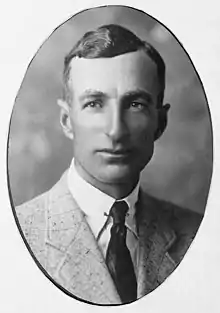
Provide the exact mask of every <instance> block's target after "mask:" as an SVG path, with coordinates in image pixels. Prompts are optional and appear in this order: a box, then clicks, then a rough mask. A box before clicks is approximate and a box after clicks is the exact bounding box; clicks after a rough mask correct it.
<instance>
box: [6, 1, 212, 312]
mask: <svg viewBox="0 0 220 313" xmlns="http://www.w3.org/2000/svg"><path fill="white" fill-rule="evenodd" d="M7 149H8V156H7V171H8V186H9V195H10V200H11V206H12V211H13V215H14V219H15V222H16V223H15V227H16V226H17V228H18V231H19V233H20V235H21V236H20V237H21V240H22V241H23V242H24V244H25V245H26V247H27V249H28V251H29V252H30V254H31V256H32V258H33V262H35V263H36V266H37V267H39V269H40V274H42V275H46V277H47V278H48V280H50V281H51V282H52V283H53V284H51V288H58V289H60V292H63V293H65V294H66V295H67V296H70V297H73V298H75V299H77V300H79V301H83V302H86V303H89V304H93V305H108V306H111V305H122V304H129V303H132V302H134V301H137V300H138V299H140V298H142V297H145V296H146V297H147V295H148V294H150V293H151V292H154V290H155V289H157V287H159V286H160V285H161V284H165V283H166V280H167V279H168V278H169V276H170V275H171V276H172V273H173V272H174V271H175V270H176V269H177V268H178V267H181V262H182V260H183V259H184V256H185V255H186V254H188V253H190V246H191V244H192V245H193V241H194V238H195V237H196V234H197V232H198V230H199V228H200V226H201V225H202V223H203V219H205V211H206V204H207V199H208V195H209V189H210V183H211V178H212V168H213V138H212V124H211V116H210V111H209V106H208V102H207V97H206V94H205V91H204V87H203V83H202V81H201V79H200V77H199V74H198V72H197V70H196V68H195V66H194V64H193V60H191V58H190V55H189V54H188V52H187V51H186V50H185V49H184V46H183V45H182V44H181V42H180V41H179V40H178V38H176V37H175V34H173V33H172V30H169V29H168V28H167V27H166V26H165V25H163V24H162V23H161V22H160V21H158V20H157V19H155V18H154V17H152V16H150V15H149V14H147V12H146V13H145V12H143V11H140V10H137V9H134V8H132V7H126V6H119V5H118V6H116V5H109V6H102V7H96V8H88V9H87V10H84V11H81V12H79V13H77V14H75V15H73V16H72V17H71V18H70V19H68V20H67V21H65V22H64V23H63V24H61V25H57V28H56V29H55V30H54V32H53V33H52V34H51V35H50V36H49V37H48V38H45V41H44V42H43V43H42V45H41V46H40V47H39V49H38V51H36V54H35V55H34V56H33V59H32V60H31V62H30V64H29V66H28V68H27V71H26V73H25V76H24V79H23V81H22V83H21V86H20V89H19V91H18V94H17V97H16V99H15V103H14V107H13V111H12V115H11V121H10V128H9V137H8V147H7ZM17 257H18V258H19V255H18V256H17ZM26 274H27V275H28V273H26Z"/></svg>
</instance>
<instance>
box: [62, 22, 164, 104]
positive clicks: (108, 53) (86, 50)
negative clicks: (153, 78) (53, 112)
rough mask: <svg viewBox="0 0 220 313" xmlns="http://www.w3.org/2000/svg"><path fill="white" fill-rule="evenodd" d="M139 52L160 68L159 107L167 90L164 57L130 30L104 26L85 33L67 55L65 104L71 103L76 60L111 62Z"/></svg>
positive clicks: (65, 63)
mask: <svg viewBox="0 0 220 313" xmlns="http://www.w3.org/2000/svg"><path fill="white" fill-rule="evenodd" d="M138 50H143V51H144V52H145V53H146V54H147V55H148V56H149V57H150V58H151V59H152V60H153V61H154V62H155V63H156V65H157V73H158V80H159V84H160V86H161V91H160V93H159V95H158V103H162V101H163V97H164V89H165V63H164V61H163V59H162V57H161V55H160V54H159V52H158V51H157V50H156V49H155V48H154V47H153V46H152V45H151V44H150V43H148V42H147V41H143V40H141V39H140V38H138V37H137V36H136V35H135V34H134V33H132V32H131V31H130V30H128V29H126V28H125V27H122V26H120V25H116V24H109V25H104V26H101V27H99V28H97V29H96V30H94V31H89V32H87V33H85V34H84V36H83V37H82V38H81V39H80V40H79V41H78V42H77V43H76V44H75V45H74V47H73V48H72V49H71V51H70V52H69V53H68V54H67V56H66V57H65V60H64V72H63V79H64V98H65V100H66V101H67V102H68V103H70V101H71V99H72V97H71V92H70V89H69V85H68V82H69V75H70V69H71V67H70V63H71V60H72V59H73V58H76V57H78V58H85V59H96V58H112V57H115V56H118V55H122V54H125V53H129V52H135V51H138Z"/></svg>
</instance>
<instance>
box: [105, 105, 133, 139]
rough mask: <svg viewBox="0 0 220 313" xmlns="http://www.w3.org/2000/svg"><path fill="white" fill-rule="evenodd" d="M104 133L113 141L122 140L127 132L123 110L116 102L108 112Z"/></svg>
mask: <svg viewBox="0 0 220 313" xmlns="http://www.w3.org/2000/svg"><path fill="white" fill-rule="evenodd" d="M106 134H107V136H108V137H110V138H111V140H112V141H113V142H117V141H122V140H124V139H125V138H126V137H127V136H128V134H129V132H128V125H127V123H126V118H125V112H123V110H122V109H121V108H120V107H119V106H118V105H117V104H116V105H114V106H112V108H111V110H110V112H109V115H108V121H107V127H106Z"/></svg>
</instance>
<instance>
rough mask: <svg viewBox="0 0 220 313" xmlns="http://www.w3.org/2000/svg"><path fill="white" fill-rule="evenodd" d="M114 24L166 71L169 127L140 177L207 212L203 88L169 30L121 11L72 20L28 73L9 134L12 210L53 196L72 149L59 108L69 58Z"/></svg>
mask: <svg viewBox="0 0 220 313" xmlns="http://www.w3.org/2000/svg"><path fill="white" fill-rule="evenodd" d="M48 18H49V17H48ZM39 22H40V20H39ZM161 22H162V21H161ZM109 23H117V24H121V25H123V26H125V27H127V28H129V29H130V30H131V31H133V32H134V33H136V34H137V35H138V36H139V37H141V38H142V39H145V40H147V41H149V42H150V43H152V44H153V46H154V47H155V48H156V49H158V51H159V52H160V54H161V55H162V57H163V59H164V61H165V63H166V68H167V71H166V92H165V102H169V103H170V104H171V109H170V111H169V123H168V127H167V130H166V131H165V133H164V135H163V136H162V137H161V139H159V140H158V141H157V142H156V145H155V153H154V156H153V158H152V160H151V162H150V163H149V165H148V166H147V167H146V169H145V170H144V171H143V174H142V186H143V188H144V189H145V190H147V191H148V192H149V193H150V194H153V195H155V196H156V197H158V198H161V199H166V200H169V201H172V202H173V203H176V204H179V205H181V206H184V207H187V208H189V209H191V210H194V211H198V212H204V209H205V205H206V201H207V196H208V191H209V186H210V180H211V174H212V133H211V124H210V116H209V110H208V105H207V102H206V98H205V94H204V91H203V88H202V85H201V83H200V80H199V78H198V76H197V73H196V72H195V70H194V68H193V66H192V64H191V62H190V59H189V57H188V56H187V54H186V52H185V51H184V50H183V48H182V47H181V45H180V44H179V43H178V41H177V40H176V39H175V37H174V36H173V35H172V34H171V33H170V32H169V31H167V30H166V28H165V27H163V26H162V25H161V24H159V23H157V22H156V21H155V20H154V19H153V18H151V17H149V16H148V15H146V14H144V13H142V12H140V11H137V10H134V9H131V8H126V7H120V6H118V7H115V6H112V7H107V8H106V7H103V8H98V9H92V10H89V11H84V12H82V13H80V14H78V15H76V16H74V17H73V18H72V19H70V20H69V21H67V22H66V23H64V24H63V25H62V26H60V27H59V28H58V29H57V30H55V32H53V34H52V35H51V36H50V37H49V38H48V39H47V40H46V41H45V42H44V44H43V45H42V47H41V48H40V49H39V51H38V52H37V53H36V55H35V57H34V59H33V61H32V62H31V64H30V65H29V67H28V70H27V72H26V75H25V78H24V80H23V82H22V85H21V88H20V90H19V92H18V95H17V98H16V101H15V105H14V109H13V112H12V119H11V126H10V133H9V154H8V169H9V184H10V188H11V192H12V197H13V202H14V205H18V204H21V203H23V202H25V201H27V200H29V199H31V198H33V197H34V196H37V195H38V194H40V193H42V192H44V191H46V190H48V189H49V188H51V187H52V185H53V184H55V183H56V181H57V180H58V179H59V177H60V176H61V174H62V173H63V171H64V170H65V169H66V168H68V166H69V164H70V161H71V158H72V145H71V141H70V140H68V139H66V138H65V136H64V135H63V133H62V130H61V126H60V125H59V108H58V105H57V99H58V98H60V97H62V71H63V60H64V56H65V55H66V54H67V52H68V51H69V50H70V49H71V47H72V46H73V45H74V43H75V42H76V41H77V40H78V39H79V38H80V37H81V36H82V35H83V34H84V33H85V32H86V31H88V30H91V29H93V28H96V27H97V26H100V25H103V24H109ZM33 36H34V34H33ZM27 44H28V42H27Z"/></svg>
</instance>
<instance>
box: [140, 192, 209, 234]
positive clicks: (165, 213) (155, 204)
mask: <svg viewBox="0 0 220 313" xmlns="http://www.w3.org/2000/svg"><path fill="white" fill-rule="evenodd" d="M143 198H144V202H145V203H147V204H148V205H149V204H150V206H151V209H152V210H153V211H154V214H156V215H157V218H158V219H159V220H161V221H164V222H166V223H168V224H169V225H170V226H171V227H172V228H173V230H174V231H175V232H177V233H182V232H184V231H189V232H191V231H192V232H193V231H195V230H197V229H198V227H199V225H200V223H201V221H202V219H203V215H202V214H200V213H197V212H195V211H192V210H189V209H186V208H184V207H181V206H178V205H176V204H174V203H172V202H169V201H165V200H161V199H157V198H155V197H153V196H150V195H148V194H147V193H145V192H143Z"/></svg>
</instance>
